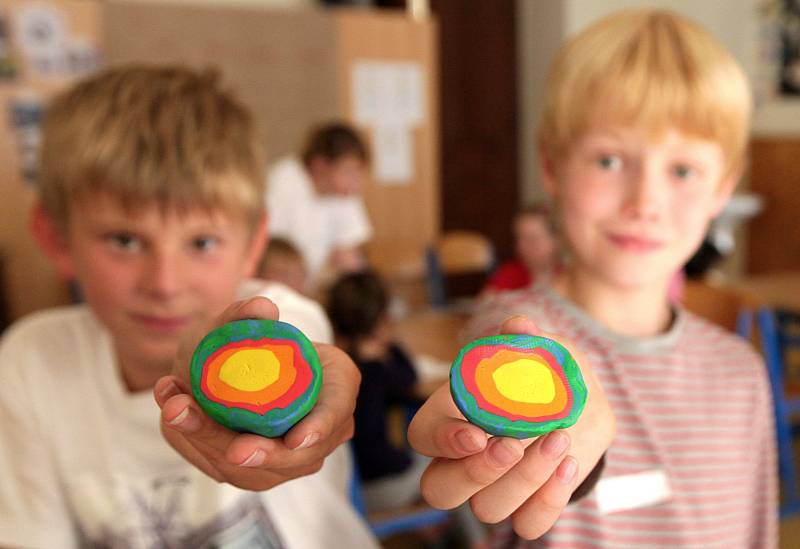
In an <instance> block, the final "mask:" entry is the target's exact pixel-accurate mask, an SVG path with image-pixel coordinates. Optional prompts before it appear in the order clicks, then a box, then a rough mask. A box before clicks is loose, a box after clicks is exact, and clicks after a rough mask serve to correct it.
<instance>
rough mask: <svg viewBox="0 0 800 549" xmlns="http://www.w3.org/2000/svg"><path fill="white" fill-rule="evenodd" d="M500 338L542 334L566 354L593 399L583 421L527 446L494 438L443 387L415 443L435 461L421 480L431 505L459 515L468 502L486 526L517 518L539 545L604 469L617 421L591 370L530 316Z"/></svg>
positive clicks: (414, 434) (518, 528)
mask: <svg viewBox="0 0 800 549" xmlns="http://www.w3.org/2000/svg"><path fill="white" fill-rule="evenodd" d="M500 333H503V334H530V335H541V336H544V337H549V338H551V339H556V340H558V341H559V343H561V344H562V345H564V347H566V348H567V350H568V351H569V352H570V353H571V354H572V356H573V357H574V358H575V360H576V362H577V363H578V365H579V367H580V369H581V373H582V374H583V377H584V381H585V382H586V388H587V393H588V394H587V399H586V405H585V407H584V410H583V413H582V414H581V417H580V418H579V419H578V421H577V422H576V423H575V424H574V425H573V426H571V427H569V428H567V429H564V430H558V431H553V432H551V433H548V434H547V435H543V436H541V437H537V438H530V439H527V440H517V439H514V438H509V437H491V438H490V437H489V436H488V435H487V434H486V433H485V432H484V431H483V430H482V429H481V428H480V427H477V426H476V425H473V424H471V423H468V422H467V421H466V419H465V418H464V416H463V415H462V414H461V412H460V411H459V409H458V408H457V407H456V405H455V403H454V402H453V399H452V397H451V395H450V390H449V387H448V386H447V385H444V386H442V387H440V388H439V389H437V390H436V392H435V393H434V394H433V395H432V396H431V397H430V398H429V399H428V401H427V402H426V403H425V404H424V405H423V406H422V408H420V410H419V411H418V412H417V414H416V416H415V417H414V419H413V420H412V422H411V425H410V427H409V432H408V439H409V442H410V443H411V446H412V447H413V448H414V449H415V450H416V451H417V452H419V453H421V454H423V455H426V456H430V457H433V458H434V459H433V461H432V462H431V464H430V465H429V466H428V468H427V470H426V471H425V473H424V474H423V476H422V481H421V490H422V494H423V496H424V498H425V499H426V500H427V501H428V503H430V504H431V505H432V506H434V507H437V508H440V509H452V508H454V507H457V506H458V505H461V504H462V503H464V502H465V501H469V502H470V506H471V507H472V511H473V513H475V516H476V517H477V518H478V519H480V520H481V521H483V522H486V523H497V522H500V521H502V520H504V519H506V518H508V517H511V520H512V524H513V527H514V531H515V532H516V533H517V534H518V535H519V536H521V537H523V538H526V539H534V538H537V537H539V536H541V535H542V534H544V533H545V532H547V530H549V529H550V527H551V526H552V525H553V524H554V523H555V521H556V519H557V518H558V517H559V515H560V514H561V511H562V510H563V509H564V507H565V506H566V505H567V503H568V502H569V499H570V496H571V495H572V493H573V491H574V490H575V488H577V486H578V485H579V484H580V483H581V482H582V481H583V480H584V479H585V478H586V476H587V475H588V474H589V473H590V472H591V471H592V469H593V468H594V467H595V466H596V465H597V463H598V461H599V460H600V458H601V457H602V455H603V454H604V453H605V451H606V449H607V448H608V446H609V445H610V444H611V441H612V439H613V437H614V433H615V419H614V414H613V412H612V411H611V407H610V405H609V403H608V400H607V399H606V396H605V393H604V392H603V389H602V387H600V385H599V383H598V382H597V378H596V377H595V374H594V372H593V371H592V368H591V365H590V364H589V362H588V361H587V360H586V359H585V357H583V356H582V355H581V354H580V352H579V351H578V350H577V349H576V348H575V346H574V345H571V344H570V343H569V342H567V341H564V340H563V338H559V337H558V336H555V335H551V334H547V333H543V332H541V331H540V330H538V329H537V327H536V326H535V325H534V324H533V322H531V321H530V320H528V319H526V318H524V317H514V318H511V319H509V320H507V321H506V322H505V323H503V325H502V327H501V328H500Z"/></svg>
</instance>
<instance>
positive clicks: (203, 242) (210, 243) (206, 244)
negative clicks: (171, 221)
mask: <svg viewBox="0 0 800 549" xmlns="http://www.w3.org/2000/svg"><path fill="white" fill-rule="evenodd" d="M217 246H219V239H218V238H217V237H214V236H198V237H197V238H194V239H193V240H192V248H193V249H195V250H197V251H199V252H209V251H211V250H213V249H215V248H216V247H217Z"/></svg>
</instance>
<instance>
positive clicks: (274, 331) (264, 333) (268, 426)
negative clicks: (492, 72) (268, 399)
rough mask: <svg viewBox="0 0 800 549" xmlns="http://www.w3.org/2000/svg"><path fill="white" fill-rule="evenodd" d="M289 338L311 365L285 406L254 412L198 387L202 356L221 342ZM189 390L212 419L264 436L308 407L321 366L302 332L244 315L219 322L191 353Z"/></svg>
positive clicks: (287, 425)
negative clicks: (305, 379)
mask: <svg viewBox="0 0 800 549" xmlns="http://www.w3.org/2000/svg"><path fill="white" fill-rule="evenodd" d="M263 338H271V339H290V340H292V341H296V342H297V343H298V345H299V347H300V352H301V353H302V355H303V357H304V358H305V359H306V361H307V362H308V365H309V366H310V367H311V384H310V385H309V386H308V388H307V389H306V390H305V391H303V393H302V394H300V396H298V397H297V399H295V401H294V402H293V403H292V404H291V405H289V406H287V407H286V408H274V409H272V410H270V411H268V412H267V413H265V414H257V413H255V412H251V411H250V410H245V409H243V408H229V407H228V406H225V405H224V404H220V403H219V402H214V401H213V400H211V399H210V398H208V397H207V396H206V395H205V394H204V393H203V391H202V389H201V388H200V381H201V378H202V374H203V365H204V364H205V362H206V359H207V358H208V357H209V356H210V355H211V354H212V353H214V352H215V351H216V350H217V349H219V348H220V347H222V346H223V345H227V344H229V343H235V342H237V341H242V340H244V339H253V340H258V339H263ZM190 377H191V381H192V393H194V398H195V400H197V403H198V404H199V405H200V407H201V408H202V409H203V411H205V413H207V414H208V415H209V416H210V417H211V418H212V419H214V421H216V422H217V423H220V424H222V425H224V426H225V427H228V428H229V429H233V430H234V431H239V432H247V433H255V434H257V435H262V436H265V437H270V438H275V437H279V436H282V435H283V434H284V433H286V431H288V430H289V429H290V428H291V427H292V425H294V424H295V423H297V422H298V421H300V420H301V419H303V417H305V416H306V414H308V412H310V411H311V408H313V407H314V404H316V402H317V398H318V397H319V391H320V388H321V387H322V366H321V364H320V362H319V357H318V356H317V351H316V350H315V349H314V345H313V344H312V343H311V341H309V339H308V338H307V337H306V336H305V334H304V333H303V332H301V331H300V330H298V329H297V328H295V327H294V326H292V325H291V324H287V323H286V322H280V321H278V320H264V319H246V320H236V321H234V322H229V323H228V324H223V325H222V326H220V327H218V328H216V329H214V330H212V331H211V332H209V333H208V334H207V335H206V336H205V337H204V338H203V340H202V341H201V342H200V344H199V345H198V346H197V348H196V349H195V351H194V354H193V355H192V362H191V366H190Z"/></svg>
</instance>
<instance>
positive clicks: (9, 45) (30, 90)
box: [0, 0, 101, 318]
mask: <svg viewBox="0 0 800 549" xmlns="http://www.w3.org/2000/svg"><path fill="white" fill-rule="evenodd" d="M100 28H101V5H100V3H98V2H93V1H87V0H48V1H45V0H38V1H30V0H27V1H26V0H3V2H2V4H0V111H1V112H0V219H2V222H0V263H1V264H2V271H1V272H0V276H1V277H2V281H3V300H2V301H3V303H4V304H5V305H6V307H7V309H8V310H7V311H4V314H6V315H7V316H8V317H10V318H17V317H19V316H22V315H24V314H26V313H29V312H31V311H35V310H38V309H42V308H45V307H50V306H53V305H57V304H63V303H67V302H68V301H69V297H68V296H69V293H68V291H67V286H66V283H65V282H64V281H61V280H59V279H58V277H57V275H56V274H55V272H54V271H53V270H52V269H51V268H50V266H49V265H48V263H47V261H46V260H45V258H44V256H43V255H42V254H41V252H39V250H38V249H37V248H36V245H35V244H34V242H33V239H32V238H31V236H30V233H29V231H28V214H29V211H30V207H31V205H32V204H33V202H34V200H35V197H36V179H37V154H38V144H39V138H40V132H39V125H40V122H41V117H42V114H43V112H44V109H45V108H46V105H47V100H48V98H49V97H51V96H52V95H53V94H54V93H56V92H57V91H59V90H61V89H63V88H65V87H66V86H67V85H69V84H70V83H71V82H73V81H74V80H75V79H76V78H80V77H82V76H84V75H86V74H89V73H91V72H93V71H95V70H96V69H97V68H98V66H99V65H100V64H101V58H100V53H99V52H100V44H101V42H100V39H99V37H100Z"/></svg>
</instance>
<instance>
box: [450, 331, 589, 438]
mask: <svg viewBox="0 0 800 549" xmlns="http://www.w3.org/2000/svg"><path fill="white" fill-rule="evenodd" d="M481 345H508V346H510V347H515V348H518V349H537V348H544V349H546V350H548V351H550V352H551V353H552V354H553V356H555V358H556V360H557V361H558V363H559V364H561V367H562V368H563V370H564V377H565V378H566V380H567V383H569V385H570V387H571V389H572V397H573V401H572V409H571V410H570V412H569V414H568V415H566V416H565V417H563V418H561V419H551V420H547V421H536V422H534V421H523V420H509V419H507V418H504V417H502V416H499V415H497V414H493V413H491V412H488V411H486V410H484V409H483V408H481V407H480V406H479V405H478V402H477V400H476V399H475V397H474V396H472V394H471V393H470V392H469V391H467V388H466V386H465V385H464V379H463V377H462V375H461V362H462V361H463V360H464V357H465V356H466V354H467V353H468V352H470V351H471V350H472V349H474V348H475V347H479V346H481ZM450 393H451V394H452V395H453V400H454V401H455V403H456V406H458V409H459V410H461V413H462V414H464V417H466V418H467V420H469V422H470V423H474V424H475V425H477V426H478V427H480V428H481V429H483V430H484V431H486V432H487V433H489V434H492V435H497V436H504V437H514V438H519V439H524V438H530V437H536V436H539V435H543V434H545V433H549V432H550V431H555V430H556V429H564V428H566V427H569V426H571V425H573V424H574V423H575V422H576V421H577V420H578V418H579V417H580V415H581V413H582V412H583V407H584V405H585V404H586V384H585V383H584V381H583V376H582V375H581V371H580V368H579V367H578V363H577V362H575V359H574V358H573V357H572V355H571V354H570V353H569V351H567V349H565V348H564V346H563V345H561V344H560V343H559V342H557V341H554V340H552V339H549V338H546V337H541V336H532V335H525V334H504V335H498V336H490V337H483V338H480V339H476V340H475V341H473V342H471V343H468V344H467V345H465V346H464V347H462V349H461V351H460V352H459V353H458V356H457V357H456V359H455V360H454V361H453V365H452V367H451V368H450Z"/></svg>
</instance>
